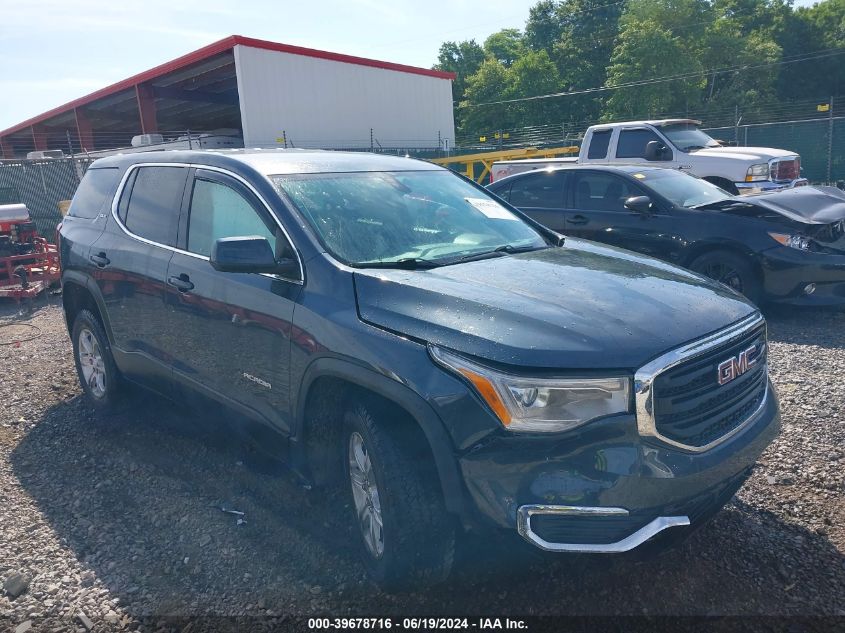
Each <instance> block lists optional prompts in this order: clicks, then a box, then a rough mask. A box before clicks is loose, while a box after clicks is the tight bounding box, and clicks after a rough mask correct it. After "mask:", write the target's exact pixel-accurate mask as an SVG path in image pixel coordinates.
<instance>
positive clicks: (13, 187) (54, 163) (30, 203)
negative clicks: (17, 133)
mask: <svg viewBox="0 0 845 633" xmlns="http://www.w3.org/2000/svg"><path fill="white" fill-rule="evenodd" d="M92 162H93V159H90V158H64V159H50V160H7V161H0V197H2V201H3V202H4V203H12V202H22V203H24V204H25V205H26V206H27V208H28V209H29V213H30V216H31V218H32V221H33V222H35V226H36V227H37V228H38V232H39V233H41V235H43V236H44V237H46V238H47V239H49V240H50V241H53V239H54V237H55V230H56V225H57V224H58V223H59V222H60V221H61V217H62V215H61V212H60V211H59V202H61V201H63V200H70V199H71V198H73V194H74V192H76V187H77V186H78V185H79V181H80V180H82V176H83V175H84V174H85V170H86V169H88V165H90V164H91V163H92Z"/></svg>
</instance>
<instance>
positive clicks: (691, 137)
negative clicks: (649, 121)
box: [660, 123, 720, 152]
mask: <svg viewBox="0 0 845 633" xmlns="http://www.w3.org/2000/svg"><path fill="white" fill-rule="evenodd" d="M660 131H661V132H663V134H665V135H666V138H668V139H669V140H670V141H671V142H672V144H673V145H674V146H675V147H677V148H678V149H679V150H681V151H682V152H689V151H692V150H696V149H704V148H705V147H719V146H720V145H719V142H718V141H716V140H715V139H714V138H713V137H711V136H710V135H709V134H707V133H706V132H702V131H701V130H700V129H699V128H698V126H697V125H695V124H693V123H670V124H669V125H664V126H662V127H661V128H660Z"/></svg>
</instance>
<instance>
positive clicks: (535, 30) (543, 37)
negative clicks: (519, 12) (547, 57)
mask: <svg viewBox="0 0 845 633" xmlns="http://www.w3.org/2000/svg"><path fill="white" fill-rule="evenodd" d="M561 29H562V26H561V22H560V17H559V15H558V3H557V2H556V1H555V0H541V1H540V2H538V3H537V4H535V5H534V6H533V7H531V8H530V9H529V10H528V21H527V22H526V23H525V45H526V46H528V47H529V48H530V49H532V50H535V51H542V50H545V51H547V52H549V53H551V52H552V50H553V49H554V46H555V44H556V43H557V41H558V38H559V37H560V33H561Z"/></svg>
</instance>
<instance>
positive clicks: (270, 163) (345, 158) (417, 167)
mask: <svg viewBox="0 0 845 633" xmlns="http://www.w3.org/2000/svg"><path fill="white" fill-rule="evenodd" d="M138 163H187V164H192V165H193V164H195V165H208V166H211V167H221V168H232V169H237V168H238V167H244V166H247V167H251V168H252V169H254V170H255V171H257V172H259V173H262V174H265V175H267V176H270V175H274V174H319V173H341V172H350V173H351V172H367V171H374V172H375V171H438V170H441V171H442V170H444V168H443V167H440V166H438V165H434V164H433V163H429V162H427V161H424V160H419V159H416V158H407V157H401V156H390V155H388V154H372V153H369V152H340V151H326V150H306V149H225V150H165V151H152V152H137V153H127V154H117V155H115V156H108V157H106V158H101V159H99V160H97V161H95V162H94V163H93V164H92V165H91V167H94V168H98V167H99V168H101V167H119V168H125V167H129V166H130V165H135V164H138Z"/></svg>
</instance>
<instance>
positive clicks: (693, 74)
mask: <svg viewBox="0 0 845 633" xmlns="http://www.w3.org/2000/svg"><path fill="white" fill-rule="evenodd" d="M828 51H830V52H824V53H822V54H815V53H812V54H807V55H806V56H804V57H801V58H800V59H790V60H780V61H777V62H768V63H764V64H751V65H741V66H730V67H724V68H710V69H707V70H697V71H693V72H689V73H682V74H679V75H667V76H665V77H658V78H654V79H641V80H637V81H630V82H626V83H622V84H617V85H615V86H607V85H605V86H601V87H598V88H585V89H583V90H572V91H569V92H554V93H550V94H544V95H535V96H532V97H519V98H516V99H503V100H501V101H487V102H484V103H465V104H459V105H458V107H459V108H480V107H482V106H489V105H503V104H507V103H522V102H525V101H537V100H540V99H552V98H555V97H571V96H576V95H584V94H591V93H596V92H607V91H609V90H618V89H620V88H632V87H636V86H649V85H653V84H659V83H666V82H669V81H679V80H683V79H691V78H693V77H701V76H705V75H710V74H723V73H728V72H734V71H747V70H755V69H758V68H769V67H772V66H785V65H787V64H795V63H798V62H805V61H811V60H814V59H822V58H826V57H835V56H836V55H842V54H843V53H845V48H839V49H828ZM796 57H797V56H796Z"/></svg>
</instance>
